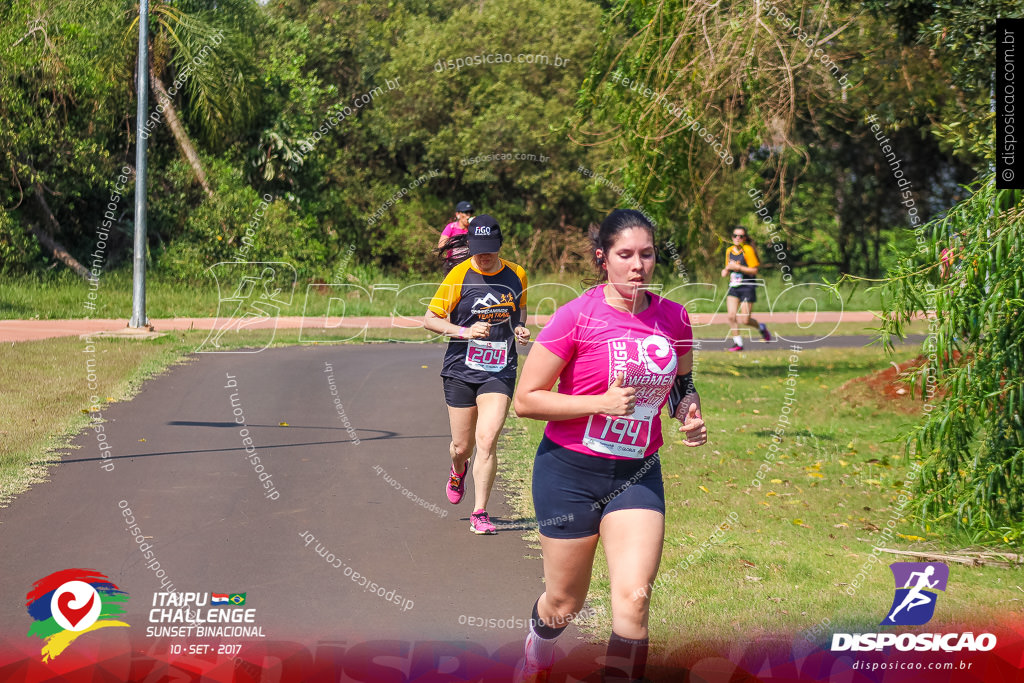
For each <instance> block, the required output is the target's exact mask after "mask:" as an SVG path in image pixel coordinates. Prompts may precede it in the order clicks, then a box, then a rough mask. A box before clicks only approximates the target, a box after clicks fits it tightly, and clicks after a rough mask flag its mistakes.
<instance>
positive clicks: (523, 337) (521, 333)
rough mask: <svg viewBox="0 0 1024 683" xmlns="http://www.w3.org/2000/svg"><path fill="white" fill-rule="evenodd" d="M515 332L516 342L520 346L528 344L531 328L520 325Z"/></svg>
mask: <svg viewBox="0 0 1024 683" xmlns="http://www.w3.org/2000/svg"><path fill="white" fill-rule="evenodd" d="M513 332H514V333H515V335H516V341H517V342H519V343H520V344H526V343H528V342H529V341H530V328H529V327H527V326H526V325H519V326H518V327H516V329H515V330H513Z"/></svg>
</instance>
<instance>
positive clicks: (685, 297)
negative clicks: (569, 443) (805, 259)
mask: <svg viewBox="0 0 1024 683" xmlns="http://www.w3.org/2000/svg"><path fill="white" fill-rule="evenodd" d="M225 267H226V268H228V269H229V270H226V271H224V272H222V273H221V274H220V279H221V280H222V282H221V286H222V287H223V288H224V289H223V291H221V292H219V293H218V289H217V280H216V279H215V278H214V277H213V276H212V275H211V276H210V278H209V280H208V281H206V282H182V281H180V280H174V279H169V278H166V277H165V276H163V277H162V276H160V275H159V274H157V275H150V276H149V280H148V282H147V301H146V308H147V314H148V315H149V317H150V318H175V317H178V318H203V317H214V316H216V315H217V305H218V299H219V298H227V297H229V296H231V295H232V294H233V292H234V289H235V286H236V284H237V280H238V278H240V277H241V275H242V274H244V273H243V271H242V270H240V268H242V267H241V266H231V265H229V266H224V267H222V268H225ZM250 274H252V273H250ZM529 275H530V289H529V292H528V294H529V300H530V312H531V313H535V314H550V313H552V312H554V309H555V308H556V307H557V306H560V305H562V304H564V303H565V302H566V301H568V300H570V299H572V298H574V297H575V296H577V295H578V294H579V293H580V291H582V285H581V282H580V281H581V279H583V278H581V277H580V276H578V275H576V276H573V275H568V274H564V273H563V274H557V275H550V274H544V273H530V274H529ZM441 280H442V278H441V277H440V275H438V276H437V277H434V278H418V279H414V278H410V277H405V278H399V277H395V276H384V275H380V274H377V273H365V272H358V273H357V274H351V273H349V274H348V275H346V276H345V277H343V278H342V279H341V281H339V282H337V283H334V284H316V283H298V284H297V285H296V286H295V289H294V291H292V292H288V291H287V289H288V284H289V283H290V281H289V282H287V283H286V282H283V281H282V282H278V283H276V285H277V286H280V287H282V288H283V289H285V290H286V291H284V292H283V294H281V295H280V296H279V297H278V298H279V299H280V300H283V301H285V302H287V304H288V305H282V306H280V311H278V313H279V314H280V315H286V316H290V315H307V316H321V315H325V314H327V313H328V312H329V313H330V315H332V316H342V315H348V316H363V315H384V316H387V315H391V314H392V312H394V313H397V314H398V315H407V316H414V317H419V316H421V315H423V312H424V311H425V310H426V306H427V303H428V302H429V301H430V298H431V297H432V296H433V294H434V292H435V291H436V290H437V287H438V285H439V284H440V282H441ZM325 282H327V283H331V282H332V280H331V279H329V278H327V279H325ZM660 287H661V289H660V290H656V291H658V293H660V294H663V295H666V296H668V297H669V298H671V299H673V300H676V301H679V302H681V303H684V304H686V306H687V309H688V310H689V311H690V312H691V313H714V312H716V311H722V312H724V311H725V296H726V289H727V288H726V282H725V279H724V278H721V279H718V280H712V281H710V282H709V283H696V282H693V283H688V284H684V283H682V282H680V281H679V280H675V279H669V280H666V281H665V282H663V283H660ZM90 291H91V290H90V287H89V285H88V284H87V283H86V282H85V281H84V280H81V279H79V278H77V277H75V276H74V275H71V274H69V273H65V272H62V273H59V274H51V275H49V276H47V277H46V278H32V277H23V278H17V279H14V278H0V319H3V320H23V319H30V318H40V319H44V320H64V319H75V318H125V319H127V318H128V317H129V316H130V315H131V306H132V280H131V273H130V272H129V271H125V270H115V271H112V272H110V273H106V274H104V275H103V277H102V278H101V281H100V286H99V288H98V289H97V290H96V291H95V292H94V296H95V299H94V300H93V301H92V303H94V304H95V308H93V309H88V310H87V309H86V308H84V307H83V305H82V303H83V302H86V301H90V300H89V299H88V294H89V292H90ZM841 291H842V292H843V302H842V303H840V302H839V301H838V300H836V299H835V298H833V297H832V296H831V295H830V294H829V292H828V290H827V289H826V288H825V286H824V285H821V284H818V283H813V282H811V283H809V284H804V285H799V286H793V287H787V286H786V283H783V282H782V280H781V279H780V278H779V277H777V275H776V274H769V275H768V276H767V277H766V278H765V284H764V287H763V288H759V289H758V292H757V296H758V303H757V304H755V306H754V314H755V316H756V315H757V314H758V313H759V312H763V311H766V310H768V309H772V310H775V311H779V312H783V311H795V310H797V309H798V308H799V309H800V310H803V311H813V310H814V306H813V305H812V304H811V303H810V302H809V301H804V299H805V298H807V297H809V298H811V299H813V300H814V301H815V302H816V304H815V305H816V306H817V308H818V310H823V311H840V310H844V309H845V310H878V308H879V299H878V296H877V293H869V292H867V291H866V289H865V288H864V287H859V288H856V289H855V288H853V287H850V286H848V285H844V286H843V287H842V289H841ZM260 293H261V292H256V294H257V295H259V294H260ZM769 302H770V303H769ZM222 314H223V313H222Z"/></svg>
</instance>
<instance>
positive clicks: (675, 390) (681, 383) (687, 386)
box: [668, 372, 697, 417]
mask: <svg viewBox="0 0 1024 683" xmlns="http://www.w3.org/2000/svg"><path fill="white" fill-rule="evenodd" d="M696 393H697V389H696V387H694V386H693V373H692V372H688V373H686V374H685V375H676V381H675V382H674V383H673V384H672V391H670V392H669V393H668V412H669V415H672V416H673V417H675V414H676V408H678V407H679V404H680V403H682V402H683V399H684V398H686V397H687V396H689V395H690V394H696Z"/></svg>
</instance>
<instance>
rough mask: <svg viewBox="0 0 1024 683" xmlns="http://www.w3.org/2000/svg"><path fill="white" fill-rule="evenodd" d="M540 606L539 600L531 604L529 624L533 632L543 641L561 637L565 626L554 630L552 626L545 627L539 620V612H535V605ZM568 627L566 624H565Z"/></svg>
mask: <svg viewBox="0 0 1024 683" xmlns="http://www.w3.org/2000/svg"><path fill="white" fill-rule="evenodd" d="M539 604H540V598H537V602H535V603H533V614H532V615H531V617H530V624H531V626H532V627H533V632H534V633H536V634H537V635H538V636H540V637H541V638H543V639H544V640H552V639H554V638H557V637H558V636H560V635H562V631H564V630H565V626H562V627H560V628H554V627H553V626H547V625H546V624H545V623H544V622H543V621H541V619H540V612H538V611H537V605H539ZM566 626H568V624H566Z"/></svg>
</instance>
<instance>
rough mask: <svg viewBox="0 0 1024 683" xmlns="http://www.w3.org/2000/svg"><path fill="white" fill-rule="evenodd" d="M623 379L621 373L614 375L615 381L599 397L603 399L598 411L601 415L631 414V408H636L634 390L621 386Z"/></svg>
mask: <svg viewBox="0 0 1024 683" xmlns="http://www.w3.org/2000/svg"><path fill="white" fill-rule="evenodd" d="M624 377H625V375H623V373H621V372H619V373H616V374H615V381H614V382H612V385H611V386H610V387H608V391H606V392H604V395H603V396H602V397H601V398H602V399H603V407H602V408H601V411H600V413H601V414H602V415H632V414H633V408H635V407H636V389H635V388H633V387H624V386H622V381H623V379H624Z"/></svg>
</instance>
